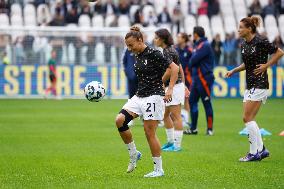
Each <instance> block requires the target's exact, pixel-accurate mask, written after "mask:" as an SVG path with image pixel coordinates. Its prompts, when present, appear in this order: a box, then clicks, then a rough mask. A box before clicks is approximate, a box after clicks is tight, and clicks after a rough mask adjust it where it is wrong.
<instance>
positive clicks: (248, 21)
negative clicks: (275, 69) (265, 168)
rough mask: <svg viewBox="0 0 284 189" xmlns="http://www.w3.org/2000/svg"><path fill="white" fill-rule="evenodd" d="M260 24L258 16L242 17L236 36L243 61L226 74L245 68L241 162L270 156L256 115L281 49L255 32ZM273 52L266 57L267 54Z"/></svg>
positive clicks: (229, 74)
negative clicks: (245, 142)
mask: <svg viewBox="0 0 284 189" xmlns="http://www.w3.org/2000/svg"><path fill="white" fill-rule="evenodd" d="M259 24H260V19H259V18H258V17H255V16H252V17H247V18H243V19H242V20H241V21H240V24H239V30H238V32H239V36H240V37H241V38H243V39H244V41H243V42H242V44H241V54H242V60H243V63H242V64H241V65H240V66H238V67H236V68H234V69H233V70H230V71H229V72H227V74H226V77H231V76H232V75H233V74H234V73H237V72H241V71H243V70H246V90H245V94H244V99H243V122H244V123H245V126H246V128H247V130H248V139H249V143H250V150H249V153H248V154H247V155H246V156H245V157H242V158H240V159H239V161H241V162H249V161H260V160H262V159H263V158H266V157H268V156H269V151H268V150H267V149H266V148H265V147H264V145H263V141H262V138H261V134H260V132H259V127H258V125H257V123H256V121H255V117H256V115H257V113H258V111H259V109H260V106H261V103H263V104H264V103H265V101H266V99H267V96H268V88H269V83H268V76H267V68H268V67H270V66H272V65H273V64H275V63H276V62H277V61H278V60H279V59H280V58H281V56H283V54H284V52H283V51H282V50H281V49H279V48H277V47H276V46H274V45H273V44H271V43H270V42H269V41H268V40H267V39H266V38H264V37H261V36H260V35H259V34H257V30H256V28H257V27H258V26H259ZM269 54H274V55H273V56H272V57H271V58H270V59H269V60H268V55H269Z"/></svg>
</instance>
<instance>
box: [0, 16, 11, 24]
mask: <svg viewBox="0 0 284 189" xmlns="http://www.w3.org/2000/svg"><path fill="white" fill-rule="evenodd" d="M9 25H10V24H9V17H8V15H7V14H0V26H1V27H5V26H9Z"/></svg>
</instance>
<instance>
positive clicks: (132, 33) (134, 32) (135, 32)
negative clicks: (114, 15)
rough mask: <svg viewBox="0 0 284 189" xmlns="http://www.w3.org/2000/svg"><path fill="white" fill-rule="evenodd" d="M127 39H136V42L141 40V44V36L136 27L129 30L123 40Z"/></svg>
mask: <svg viewBox="0 0 284 189" xmlns="http://www.w3.org/2000/svg"><path fill="white" fill-rule="evenodd" d="M129 37H134V38H136V39H137V41H138V40H141V41H142V42H143V34H142V32H141V31H140V28H139V27H138V26H135V25H134V26H132V27H131V28H130V31H129V32H128V33H127V34H126V36H125V39H128V38H129Z"/></svg>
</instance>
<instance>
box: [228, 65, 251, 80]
mask: <svg viewBox="0 0 284 189" xmlns="http://www.w3.org/2000/svg"><path fill="white" fill-rule="evenodd" d="M245 69H246V67H245V64H244V63H242V64H241V65H239V66H238V67H236V68H234V69H232V70H230V71H228V72H227V73H226V78H229V77H231V76H232V75H233V74H234V73H238V72H241V71H243V70H245Z"/></svg>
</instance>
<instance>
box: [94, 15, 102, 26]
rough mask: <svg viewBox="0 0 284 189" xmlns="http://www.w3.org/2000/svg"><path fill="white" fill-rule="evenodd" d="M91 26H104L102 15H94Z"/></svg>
mask: <svg viewBox="0 0 284 189" xmlns="http://www.w3.org/2000/svg"><path fill="white" fill-rule="evenodd" d="M92 24H93V27H104V18H103V16H102V15H95V16H94V17H93V19H92Z"/></svg>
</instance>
